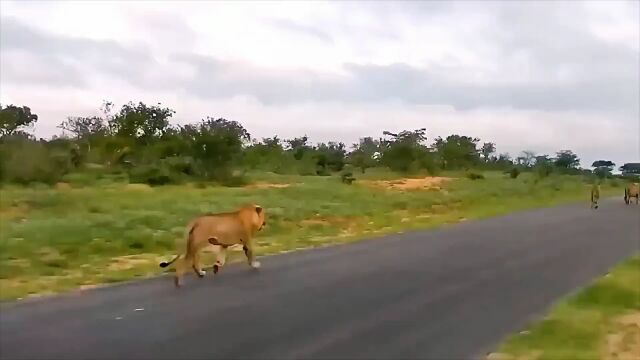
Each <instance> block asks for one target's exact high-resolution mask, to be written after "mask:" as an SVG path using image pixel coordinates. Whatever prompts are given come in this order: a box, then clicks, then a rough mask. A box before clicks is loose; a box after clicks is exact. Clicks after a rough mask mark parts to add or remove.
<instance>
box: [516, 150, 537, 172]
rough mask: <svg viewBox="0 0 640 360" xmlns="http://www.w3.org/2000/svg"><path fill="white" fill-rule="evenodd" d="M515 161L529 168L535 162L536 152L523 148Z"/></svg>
mask: <svg viewBox="0 0 640 360" xmlns="http://www.w3.org/2000/svg"><path fill="white" fill-rule="evenodd" d="M516 162H517V163H518V165H521V166H524V167H526V168H530V167H532V166H533V165H534V164H535V162H536V153H535V152H533V151H531V150H524V151H523V152H521V153H520V156H518V157H517V158H516Z"/></svg>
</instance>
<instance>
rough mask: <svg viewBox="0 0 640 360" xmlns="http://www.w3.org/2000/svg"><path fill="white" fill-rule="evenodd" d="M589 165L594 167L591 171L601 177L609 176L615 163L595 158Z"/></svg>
mask: <svg viewBox="0 0 640 360" xmlns="http://www.w3.org/2000/svg"><path fill="white" fill-rule="evenodd" d="M591 166H592V167H593V168H594V169H593V173H594V174H596V175H597V176H598V177H599V178H601V179H602V178H605V177H608V176H611V172H612V171H613V168H614V167H615V166H616V164H615V163H614V162H612V161H609V160H596V161H594V162H593V164H591Z"/></svg>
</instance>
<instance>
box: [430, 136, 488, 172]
mask: <svg viewBox="0 0 640 360" xmlns="http://www.w3.org/2000/svg"><path fill="white" fill-rule="evenodd" d="M478 141H480V139H478V138H472V137H469V136H462V135H449V136H447V138H446V139H442V138H441V137H438V138H436V140H435V143H434V144H433V147H434V148H435V149H436V151H437V152H438V155H440V158H441V160H442V168H443V169H455V168H460V167H469V166H472V165H474V164H476V163H477V162H478V160H479V151H478V149H477V144H478Z"/></svg>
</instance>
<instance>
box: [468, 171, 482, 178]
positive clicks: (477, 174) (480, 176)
mask: <svg viewBox="0 0 640 360" xmlns="http://www.w3.org/2000/svg"><path fill="white" fill-rule="evenodd" d="M466 176H467V178H468V179H471V180H482V179H484V175H482V174H480V173H477V172H473V171H472V172H468V173H467V175H466Z"/></svg>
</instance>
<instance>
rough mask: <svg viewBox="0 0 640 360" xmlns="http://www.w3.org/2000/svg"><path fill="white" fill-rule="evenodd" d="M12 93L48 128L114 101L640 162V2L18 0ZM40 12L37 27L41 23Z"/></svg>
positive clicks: (8, 23)
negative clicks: (449, 137) (455, 136)
mask: <svg viewBox="0 0 640 360" xmlns="http://www.w3.org/2000/svg"><path fill="white" fill-rule="evenodd" d="M0 7H1V10H2V11H1V13H2V15H1V17H0V44H1V47H0V64H1V66H0V79H1V80H0V103H1V104H3V105H9V104H14V105H16V106H29V107H30V108H31V109H32V111H33V112H34V113H35V114H38V116H39V120H38V122H37V123H36V125H35V129H34V131H33V133H34V135H35V136H37V137H43V138H49V137H51V136H53V135H56V134H60V133H61V132H62V130H60V129H58V128H57V126H58V125H59V124H60V123H61V122H62V121H64V120H66V119H67V117H68V116H96V115H100V111H99V107H100V104H101V103H102V101H103V100H109V101H112V102H113V103H114V104H115V105H116V106H115V107H114V110H117V109H118V108H119V107H120V106H121V105H123V104H124V103H126V102H129V101H132V102H135V103H137V102H139V101H142V102H145V103H147V104H155V103H158V102H160V103H162V105H163V106H166V107H170V108H172V109H174V110H176V114H175V116H174V117H173V118H172V119H171V120H172V123H174V124H185V123H191V122H194V121H198V120H199V119H201V118H204V117H206V116H211V117H215V118H220V117H221V118H226V119H229V120H234V121H238V122H239V123H241V124H242V125H243V126H244V127H245V128H246V129H247V130H248V131H249V133H251V135H252V137H254V138H263V137H271V136H274V135H278V136H279V137H281V138H292V137H297V136H302V135H305V134H306V135H308V137H309V139H310V141H312V142H314V143H316V142H327V141H338V142H343V143H345V144H346V145H347V146H350V145H351V144H352V143H354V142H357V141H358V139H359V138H361V137H366V136H371V137H374V138H378V137H380V136H382V132H383V131H385V130H388V131H394V132H395V131H401V130H413V129H417V128H423V127H424V128H426V129H427V137H428V140H429V143H432V142H433V140H434V139H435V138H436V137H438V136H442V137H446V136H447V135H450V134H459V135H467V136H471V137H478V138H480V139H481V141H482V142H494V143H495V144H496V147H497V152H498V153H509V154H510V155H511V156H512V157H513V158H515V157H517V156H518V155H519V154H520V152H521V151H524V150H532V151H535V152H536V153H538V154H549V155H552V156H553V155H555V153H556V152H557V151H560V150H572V151H574V152H575V153H576V154H577V155H578V156H579V157H580V160H581V166H582V167H583V168H590V167H591V163H592V162H593V161H595V160H600V159H605V160H611V161H613V162H614V163H616V169H615V171H618V169H617V168H618V167H619V166H621V165H622V164H623V163H628V162H638V161H639V160H640V137H639V136H638V134H640V124H639V122H638V118H639V116H640V71H639V69H638V64H639V63H640V7H639V2H637V1H603V2H574V1H566V2H524V1H523V2H517V3H509V2H488V1H487V2H480V3H479V2H436V1H425V2H365V1H359V2H315V1H314V2H296V3H291V2H266V1H265V2H248V1H247V2H234V3H230V2H222V1H216V2H190V1H183V2H171V1H145V2H136V1H131V2H126V3H125V2H95V3H89V2H59V1H46V2H45V1H42V2H40V1H29V2H18V1H2V2H1V3H0ZM34 19H37V21H34Z"/></svg>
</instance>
